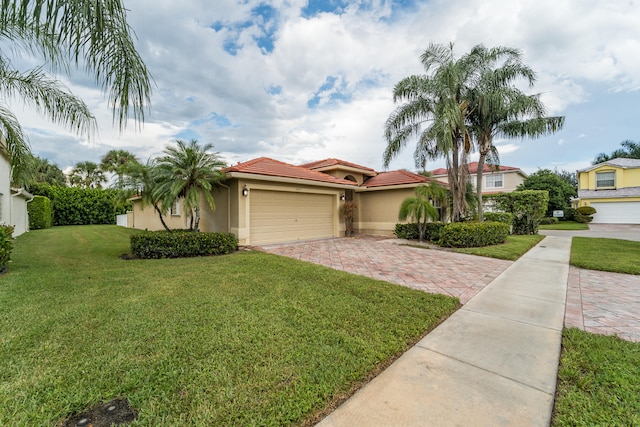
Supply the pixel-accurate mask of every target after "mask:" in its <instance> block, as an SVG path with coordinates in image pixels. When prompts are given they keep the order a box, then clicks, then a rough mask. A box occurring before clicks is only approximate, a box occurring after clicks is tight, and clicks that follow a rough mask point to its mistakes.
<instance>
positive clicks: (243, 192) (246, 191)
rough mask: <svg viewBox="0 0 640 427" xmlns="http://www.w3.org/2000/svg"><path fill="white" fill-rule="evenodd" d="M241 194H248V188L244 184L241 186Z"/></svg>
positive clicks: (245, 195)
mask: <svg viewBox="0 0 640 427" xmlns="http://www.w3.org/2000/svg"><path fill="white" fill-rule="evenodd" d="M242 195H243V196H244V197H247V196H248V195H249V189H248V188H247V185H246V184H245V185H244V186H243V187H242Z"/></svg>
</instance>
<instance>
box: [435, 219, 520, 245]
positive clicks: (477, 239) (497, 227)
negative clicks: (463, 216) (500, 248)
mask: <svg viewBox="0 0 640 427" xmlns="http://www.w3.org/2000/svg"><path fill="white" fill-rule="evenodd" d="M508 235H509V225H507V224H504V223H502V222H454V223H451V224H447V225H445V226H444V227H443V229H442V236H441V238H440V245H441V246H447V247H454V248H475V247H480V246H489V245H496V244H499V243H504V242H505V241H506V240H507V236H508Z"/></svg>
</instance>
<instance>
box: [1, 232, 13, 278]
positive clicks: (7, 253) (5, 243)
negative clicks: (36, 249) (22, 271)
mask: <svg viewBox="0 0 640 427" xmlns="http://www.w3.org/2000/svg"><path fill="white" fill-rule="evenodd" d="M12 250H13V227H12V226H10V225H0V273H1V272H3V271H5V270H6V269H7V265H8V264H9V261H11V251H12Z"/></svg>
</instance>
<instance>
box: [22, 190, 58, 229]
mask: <svg viewBox="0 0 640 427" xmlns="http://www.w3.org/2000/svg"><path fill="white" fill-rule="evenodd" d="M27 210H28V212H29V229H30V230H40V229H43V228H49V227H51V225H52V224H53V211H52V210H51V200H50V199H49V198H48V197H45V196H33V200H32V201H31V202H30V203H29V204H28V205H27Z"/></svg>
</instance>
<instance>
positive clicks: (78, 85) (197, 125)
mask: <svg viewBox="0 0 640 427" xmlns="http://www.w3.org/2000/svg"><path fill="white" fill-rule="evenodd" d="M127 7H128V9H129V14H128V16H129V22H130V24H131V26H132V27H133V29H134V30H135V32H136V34H137V37H138V40H137V47H138V49H139V51H140V53H141V55H142V57H143V58H144V60H145V62H146V63H147V66H148V67H149V69H150V71H151V73H152V74H153V77H154V80H155V82H156V85H157V86H156V88H155V90H154V94H153V98H152V108H151V110H150V112H149V113H148V114H147V120H146V122H145V124H144V126H143V128H142V130H140V131H136V130H135V126H133V125H131V126H129V127H128V129H127V131H126V132H125V133H123V134H120V133H119V132H118V131H117V130H116V129H114V128H113V127H112V124H111V112H110V110H109V109H108V107H107V105H106V101H105V98H104V97H103V96H102V94H101V92H100V90H99V89H98V88H96V87H95V86H93V84H92V81H91V79H89V78H87V77H86V76H83V75H80V74H79V73H74V74H73V75H72V76H71V77H63V80H64V82H65V84H66V85H67V86H68V87H69V88H70V89H71V90H72V91H73V92H74V93H76V94H78V95H79V96H81V97H82V98H83V99H85V101H86V102H87V103H88V104H89V106H90V108H91V109H92V111H93V112H94V114H95V115H96V117H97V118H98V120H99V124H100V132H99V135H98V137H97V138H95V139H93V140H91V141H87V140H86V138H83V137H81V136H78V135H75V134H73V133H72V132H69V131H68V130H66V129H64V128H61V127H59V126H55V125H52V124H51V123H50V122H48V121H47V120H45V119H43V118H41V117H39V116H37V115H36V114H35V113H34V112H33V111H31V110H30V109H28V108H23V107H22V106H20V105H19V104H13V105H12V108H14V110H15V112H16V114H17V115H18V117H19V119H20V120H21V122H22V123H23V125H24V126H25V128H26V129H27V131H28V133H29V136H30V140H31V145H32V149H33V151H34V152H35V153H36V154H37V155H39V156H42V157H46V158H49V159H50V160H51V161H52V162H54V163H56V164H58V165H59V166H60V167H62V168H68V167H70V166H73V164H75V163H76V162H79V161H84V160H92V161H98V160H99V158H100V156H101V155H103V154H104V153H106V152H107V151H108V150H110V149H114V148H118V149H120V148H121V149H127V150H130V151H132V152H134V153H135V154H136V155H137V156H138V157H139V158H140V159H141V160H146V159H147V158H149V157H151V156H156V155H158V154H159V153H160V152H161V151H162V149H163V148H164V147H165V146H166V145H167V144H170V143H172V141H175V139H177V138H181V139H192V138H195V139H198V140H199V141H201V142H202V143H203V144H204V143H212V144H214V146H215V150H216V151H219V152H220V154H221V155H222V157H223V158H224V159H226V161H227V162H228V163H236V162H238V161H246V160H249V159H251V158H255V157H259V156H268V157H273V158H276V159H279V160H282V161H286V162H291V163H303V162H309V161H313V160H318V159H322V158H327V157H338V158H342V159H345V160H348V161H351V162H355V163H359V164H362V165H365V166H369V167H373V168H375V169H377V170H382V153H383V151H384V148H385V146H386V143H385V141H384V137H383V127H384V122H385V120H386V118H387V117H388V116H389V114H390V113H391V112H392V111H393V109H394V104H393V101H392V97H391V93H392V88H393V86H394V85H395V84H396V83H397V82H398V81H399V80H401V79H402V78H404V77H406V76H408V75H411V74H420V73H422V72H423V70H422V69H421V67H420V63H419V60H418V58H419V56H420V54H421V53H422V52H423V51H424V49H425V48H426V47H427V46H428V45H429V43H430V42H434V43H443V44H448V43H450V42H453V43H454V45H455V50H456V52H457V53H458V54H459V55H461V54H464V53H465V52H467V51H468V50H470V49H471V47H473V46H474V45H476V44H480V43H482V44H484V45H486V46H488V47H493V46H499V45H501V46H510V47H515V48H518V49H520V50H521V51H522V53H523V59H524V61H525V62H526V63H527V64H528V65H530V66H531V67H532V68H533V69H534V70H535V71H536V72H537V76H538V79H537V83H536V85H535V87H534V88H533V89H532V91H531V93H541V94H542V95H541V97H542V100H543V101H544V103H545V105H546V106H547V108H548V110H549V114H553V115H564V116H565V117H566V125H565V127H564V129H563V130H562V131H560V132H558V133H556V134H555V135H553V136H550V137H546V138H542V139H538V140H523V141H519V140H497V141H496V145H497V146H498V149H499V152H500V156H501V163H502V164H504V165H509V166H516V167H520V168H522V169H523V170H525V171H526V172H529V173H531V172H534V171H536V170H537V169H538V168H551V169H553V168H558V169H565V170H572V171H575V170H576V169H579V168H582V167H585V166H587V165H589V163H590V162H591V160H592V159H593V158H594V157H595V156H596V155H597V154H598V153H600V152H611V151H613V150H614V149H616V148H618V147H619V143H620V142H621V141H623V140H625V139H632V140H635V141H638V140H640V120H639V119H640V117H639V116H640V113H639V112H638V105H640V102H638V101H640V92H639V90H640V26H639V25H638V21H639V19H640V2H633V1H630V2H603V1H600V0H563V1H560V2H558V1H557V0H538V1H533V0H531V1H530V0H513V1H510V2H504V1H503V0H448V1H444V0H430V1H417V0H416V1H385V0H361V1H343V0H321V1H305V0H286V1H285V0H273V1H254V0H240V1H231V0H219V1H216V2H209V1H204V0H203V1H193V0H185V1H183V2H181V3H180V4H176V3H175V2H172V1H170V0H136V1H135V2H128V3H127ZM443 165H444V161H434V162H433V163H431V164H428V165H427V168H428V169H435V168H438V167H441V166H443ZM390 168H391V169H398V168H406V169H415V167H414V164H413V144H410V145H409V146H407V147H406V149H405V150H404V151H402V152H401V154H400V155H399V156H398V158H397V159H395V160H394V161H393V162H392V164H391V166H390Z"/></svg>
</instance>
